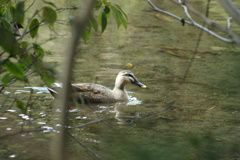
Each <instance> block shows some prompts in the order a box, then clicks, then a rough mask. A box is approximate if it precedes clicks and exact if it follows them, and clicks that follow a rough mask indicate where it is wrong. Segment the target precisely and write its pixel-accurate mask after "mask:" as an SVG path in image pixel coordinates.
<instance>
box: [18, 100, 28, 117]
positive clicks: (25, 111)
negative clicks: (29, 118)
mask: <svg viewBox="0 0 240 160" xmlns="http://www.w3.org/2000/svg"><path fill="white" fill-rule="evenodd" d="M16 105H17V108H19V109H20V110H21V112H22V113H23V114H27V107H26V106H25V104H24V102H23V101H21V100H17V101H16Z"/></svg>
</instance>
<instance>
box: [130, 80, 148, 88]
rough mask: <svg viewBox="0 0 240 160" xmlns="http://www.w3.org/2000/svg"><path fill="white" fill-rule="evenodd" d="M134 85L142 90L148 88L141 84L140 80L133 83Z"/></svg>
mask: <svg viewBox="0 0 240 160" xmlns="http://www.w3.org/2000/svg"><path fill="white" fill-rule="evenodd" d="M133 84H135V85H137V86H139V87H141V88H147V86H145V85H144V84H142V83H141V82H139V81H138V80H136V81H135V82H133Z"/></svg>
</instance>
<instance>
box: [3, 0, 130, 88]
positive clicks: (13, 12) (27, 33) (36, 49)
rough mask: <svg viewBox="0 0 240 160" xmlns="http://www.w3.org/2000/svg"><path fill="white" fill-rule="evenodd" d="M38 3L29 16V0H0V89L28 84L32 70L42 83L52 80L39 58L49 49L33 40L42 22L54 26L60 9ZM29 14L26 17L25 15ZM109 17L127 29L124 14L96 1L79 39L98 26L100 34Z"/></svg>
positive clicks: (52, 5) (120, 10) (99, 0)
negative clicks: (17, 82)
mask: <svg viewBox="0 0 240 160" xmlns="http://www.w3.org/2000/svg"><path fill="white" fill-rule="evenodd" d="M34 2H35V1H33V3H34ZM42 2H43V4H44V5H43V6H42V7H39V8H38V9H36V10H35V11H34V12H33V13H32V15H29V14H30V12H29V8H30V7H31V6H32V5H33V3H32V4H31V5H30V6H26V1H23V0H22V1H13V0H1V1H0V86H1V87H2V89H3V87H5V86H8V85H10V84H11V83H13V82H15V81H23V82H26V83H28V82H29V75H31V74H33V73H34V74H37V75H38V76H40V77H41V79H42V81H43V82H44V84H47V85H50V84H51V83H53V82H54V76H53V75H54V74H53V70H52V69H51V68H48V67H46V65H45V64H44V61H43V59H44V56H45V55H47V54H50V53H51V52H50V51H46V50H45V49H44V48H43V47H42V46H41V44H40V43H38V42H37V38H38V37H39V36H41V35H40V34H38V32H39V28H40V27H41V26H43V25H46V26H48V28H49V29H50V30H53V29H54V26H55V23H57V22H58V14H59V11H60V10H61V9H60V8H58V7H57V6H56V5H55V4H54V3H52V2H49V1H46V0H42ZM73 9H74V10H75V9H78V8H73ZM29 16H30V18H26V17H29ZM111 16H112V17H113V18H114V20H115V22H116V24H117V28H119V27H120V26H121V25H122V26H124V28H125V29H127V15H126V14H125V13H124V12H123V10H122V9H121V8H120V7H119V6H118V5H115V4H112V3H111V2H109V1H107V0H98V1H96V4H95V12H94V14H93V16H91V17H89V22H88V25H87V26H86V28H85V31H84V33H83V35H82V36H81V37H82V39H83V40H84V41H85V42H87V41H88V40H89V38H90V36H91V33H92V30H94V31H95V32H98V29H99V26H100V27H101V33H103V32H104V31H105V30H106V28H107V24H108V20H109V18H110V17H111ZM71 17H73V16H71ZM73 18H74V17H73ZM66 24H68V23H66ZM20 31H21V33H20ZM2 89H0V90H2Z"/></svg>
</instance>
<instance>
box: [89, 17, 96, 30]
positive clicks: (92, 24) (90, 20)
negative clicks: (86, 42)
mask: <svg viewBox="0 0 240 160" xmlns="http://www.w3.org/2000/svg"><path fill="white" fill-rule="evenodd" d="M89 22H90V24H89V25H91V26H92V27H93V29H94V31H95V32H97V31H98V23H97V21H96V19H95V18H94V17H93V16H91V17H90V18H89Z"/></svg>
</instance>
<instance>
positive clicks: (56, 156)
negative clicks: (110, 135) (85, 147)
mask: <svg viewBox="0 0 240 160" xmlns="http://www.w3.org/2000/svg"><path fill="white" fill-rule="evenodd" d="M94 2H95V0H90V1H88V2H86V3H85V4H86V5H85V6H84V7H83V8H86V9H85V10H84V13H83V14H79V15H77V16H76V18H75V19H74V21H73V26H72V29H73V31H72V32H73V34H72V36H73V37H72V39H71V41H70V45H69V48H68V54H66V55H67V57H66V58H65V61H64V62H62V65H63V66H64V70H63V73H62V76H61V79H60V81H62V83H63V88H62V92H60V94H59V100H58V101H57V104H58V105H56V106H59V109H60V110H61V112H59V113H57V114H58V124H61V127H60V130H59V134H57V135H56V136H55V137H54V140H53V146H52V149H53V152H52V153H53V155H52V156H53V157H52V158H53V160H65V159H68V158H67V157H68V156H67V153H66V142H65V137H66V128H65V126H67V112H66V110H67V108H68V106H69V95H70V85H71V83H70V82H71V81H70V80H71V78H72V68H73V62H74V58H75V55H76V51H77V47H78V46H79V39H80V36H81V34H82V33H83V32H84V28H85V25H86V24H87V20H88V17H89V16H90V15H91V14H92V10H93V6H94Z"/></svg>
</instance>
